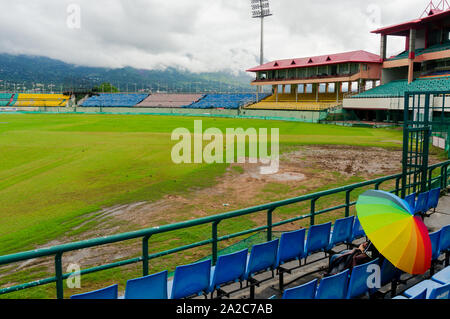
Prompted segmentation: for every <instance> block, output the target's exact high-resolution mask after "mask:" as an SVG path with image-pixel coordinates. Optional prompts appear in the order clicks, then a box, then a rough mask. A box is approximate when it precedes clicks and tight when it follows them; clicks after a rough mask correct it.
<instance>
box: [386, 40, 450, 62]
mask: <svg viewBox="0 0 450 319" xmlns="http://www.w3.org/2000/svg"><path fill="white" fill-rule="evenodd" d="M445 50H450V41H447V42H444V43H438V44H435V45H432V46H429V47H428V48H421V49H416V50H415V56H416V57H418V56H421V55H423V54H426V53H433V52H439V51H445ZM408 56H409V51H403V52H402V53H400V54H398V55H396V56H393V57H390V58H389V59H387V61H395V60H401V59H407V58H408Z"/></svg>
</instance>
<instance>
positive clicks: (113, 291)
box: [70, 284, 119, 299]
mask: <svg viewBox="0 0 450 319" xmlns="http://www.w3.org/2000/svg"><path fill="white" fill-rule="evenodd" d="M118 290H119V286H118V285H117V284H116V285H112V286H109V287H107V288H103V289H99V290H95V291H91V292H86V293H84V294H79V295H73V296H71V297H70V299H117V297H118Z"/></svg>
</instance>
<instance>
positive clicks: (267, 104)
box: [246, 93, 342, 111]
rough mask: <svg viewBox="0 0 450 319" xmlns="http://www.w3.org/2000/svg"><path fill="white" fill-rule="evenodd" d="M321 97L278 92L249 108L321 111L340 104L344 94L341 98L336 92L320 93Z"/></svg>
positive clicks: (312, 94)
mask: <svg viewBox="0 0 450 319" xmlns="http://www.w3.org/2000/svg"><path fill="white" fill-rule="evenodd" d="M319 96H320V99H319V100H317V99H316V94H314V93H305V94H298V95H297V96H296V94H278V96H277V95H276V94H274V95H271V96H269V97H267V98H265V99H263V100H262V101H260V102H259V103H255V104H251V105H249V106H247V107H246V108H248V109H259V110H264V109H266V110H298V111H321V110H326V109H329V108H332V107H335V106H337V105H339V104H340V102H339V100H341V99H342V94H340V95H339V98H338V97H337V96H336V94H335V93H325V94H320V95H319Z"/></svg>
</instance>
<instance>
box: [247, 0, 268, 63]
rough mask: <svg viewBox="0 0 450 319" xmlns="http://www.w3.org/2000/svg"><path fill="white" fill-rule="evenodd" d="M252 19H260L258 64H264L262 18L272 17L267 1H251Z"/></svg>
mask: <svg viewBox="0 0 450 319" xmlns="http://www.w3.org/2000/svg"><path fill="white" fill-rule="evenodd" d="M251 6H252V17H253V18H258V19H261V48H260V57H259V64H260V65H262V64H264V18H265V17H269V16H271V15H272V13H271V12H270V4H269V0H251Z"/></svg>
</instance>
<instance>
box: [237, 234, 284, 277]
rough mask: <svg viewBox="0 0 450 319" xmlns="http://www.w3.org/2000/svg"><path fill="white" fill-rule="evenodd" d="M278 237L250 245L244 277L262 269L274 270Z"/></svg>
mask: <svg viewBox="0 0 450 319" xmlns="http://www.w3.org/2000/svg"><path fill="white" fill-rule="evenodd" d="M278 242H279V239H275V240H272V241H269V242H267V243H263V244H259V245H255V246H253V247H252V251H251V253H250V256H249V257H248V262H247V270H246V274H245V279H248V278H249V277H251V276H253V275H254V274H257V273H259V272H262V271H266V270H269V269H270V270H274V269H275V268H276V267H277V251H278Z"/></svg>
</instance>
